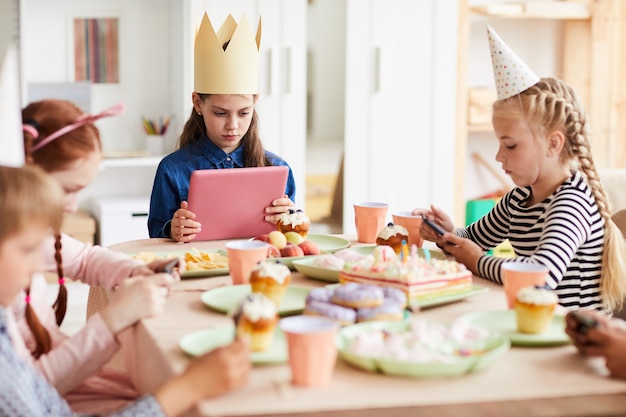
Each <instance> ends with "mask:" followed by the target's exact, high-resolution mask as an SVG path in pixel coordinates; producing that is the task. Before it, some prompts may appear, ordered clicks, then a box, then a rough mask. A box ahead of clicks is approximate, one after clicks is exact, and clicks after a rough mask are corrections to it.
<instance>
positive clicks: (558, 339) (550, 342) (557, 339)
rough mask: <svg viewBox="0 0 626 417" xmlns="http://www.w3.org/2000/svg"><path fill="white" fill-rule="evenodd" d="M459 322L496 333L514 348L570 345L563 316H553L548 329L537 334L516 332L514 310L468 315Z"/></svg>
mask: <svg viewBox="0 0 626 417" xmlns="http://www.w3.org/2000/svg"><path fill="white" fill-rule="evenodd" d="M460 319H461V320H465V321H467V322H468V323H471V324H475V325H479V326H483V327H486V328H487V329H490V330H493V331H497V332H500V333H502V334H503V335H505V336H506V337H508V338H509V339H510V340H511V344H512V345H514V346H559V345H566V344H568V343H571V340H570V338H569V336H568V335H567V333H565V316H563V315H556V314H555V315H554V316H553V317H552V321H551V322H550V324H549V325H548V328H547V329H546V330H545V331H543V332H541V333H538V334H528V333H521V332H519V331H518V330H517V321H516V316H515V310H513V309H511V310H494V311H484V312H479V313H469V314H465V315H463V316H461V318H460Z"/></svg>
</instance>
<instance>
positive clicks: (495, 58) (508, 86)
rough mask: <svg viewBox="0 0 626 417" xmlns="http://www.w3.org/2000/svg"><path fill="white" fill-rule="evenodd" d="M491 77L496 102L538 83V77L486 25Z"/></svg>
mask: <svg viewBox="0 0 626 417" xmlns="http://www.w3.org/2000/svg"><path fill="white" fill-rule="evenodd" d="M487 36H488V37H489V49H490V50H491V64H492V65H493V77H494V79H495V81H496V90H497V91H498V100H502V99H505V98H508V97H512V96H514V95H516V94H519V93H521V92H522V91H524V90H526V89H528V88H529V87H531V86H533V85H535V84H537V82H539V77H537V75H535V73H534V72H533V71H532V70H531V69H530V68H528V66H527V65H526V64H525V63H524V62H523V61H522V60H521V59H520V57H518V56H517V55H516V54H515V52H513V51H512V50H511V49H510V48H509V46H508V45H507V44H506V43H504V41H503V40H502V39H501V38H500V36H498V34H497V33H496V31H495V30H493V28H492V27H491V26H489V25H487Z"/></svg>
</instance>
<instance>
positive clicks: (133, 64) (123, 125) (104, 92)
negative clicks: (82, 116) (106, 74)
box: [21, 0, 174, 151]
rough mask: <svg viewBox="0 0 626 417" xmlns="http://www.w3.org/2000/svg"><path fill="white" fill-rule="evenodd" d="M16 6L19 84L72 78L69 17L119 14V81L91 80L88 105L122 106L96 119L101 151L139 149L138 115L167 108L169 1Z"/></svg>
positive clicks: (36, 0)
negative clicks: (20, 18) (116, 114)
mask: <svg viewBox="0 0 626 417" xmlns="http://www.w3.org/2000/svg"><path fill="white" fill-rule="evenodd" d="M21 4H22V6H21V12H22V14H23V16H24V19H23V27H22V28H21V49H22V68H23V76H24V77H23V80H22V81H23V83H24V85H25V86H26V85H27V84H28V83H30V82H70V81H72V79H71V78H70V75H71V63H72V55H71V53H72V49H71V48H72V31H71V22H72V19H73V18H76V17H116V16H117V17H119V19H120V20H119V51H120V57H119V59H120V64H119V65H120V83H119V84H94V85H93V87H92V103H91V108H92V110H93V111H99V110H101V109H104V108H106V107H108V106H111V105H113V104H115V103H117V102H119V101H122V102H124V103H126V106H127V110H126V113H125V114H124V115H123V116H120V117H116V118H112V119H104V120H102V121H100V122H98V123H97V124H98V127H99V128H100V130H101V134H102V140H103V147H104V150H105V151H107V150H138V149H144V147H145V144H144V136H145V135H144V133H143V130H142V128H141V123H140V117H141V116H145V117H150V118H156V117H158V116H161V115H163V116H164V115H167V114H169V113H170V112H171V111H172V109H171V106H170V88H169V82H170V79H169V73H170V67H169V66H170V61H171V60H170V53H169V52H170V41H169V36H170V33H169V27H170V25H169V18H168V13H169V12H170V9H169V1H168V0H132V1H127V0H108V1H106V2H104V1H97V0H55V1H49V0H22V3H21ZM23 96H24V97H26V95H25V94H23ZM173 130H174V129H173Z"/></svg>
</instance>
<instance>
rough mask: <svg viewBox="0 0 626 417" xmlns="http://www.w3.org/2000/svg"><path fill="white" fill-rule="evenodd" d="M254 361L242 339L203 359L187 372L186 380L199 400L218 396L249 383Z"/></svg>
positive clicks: (202, 357) (213, 351) (197, 361)
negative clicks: (196, 391) (195, 391)
mask: <svg viewBox="0 0 626 417" xmlns="http://www.w3.org/2000/svg"><path fill="white" fill-rule="evenodd" d="M250 369H251V362H250V351H249V350H248V346H247V345H246V344H245V342H243V341H242V340H241V339H237V340H235V341H234V342H233V343H231V344H230V345H227V346H223V347H220V348H217V349H214V350H212V351H211V352H209V353H207V354H205V355H203V356H200V357H199V358H197V359H196V360H194V361H193V362H191V364H190V365H189V367H188V368H187V369H186V370H185V372H184V373H183V375H182V376H183V378H185V379H186V380H187V382H189V384H190V386H191V387H193V388H192V389H195V390H198V399H201V398H208V397H215V396H217V395H221V394H224V393H226V392H229V391H232V390H234V389H237V388H241V387H243V386H244V385H246V384H247V383H248V378H249V375H250Z"/></svg>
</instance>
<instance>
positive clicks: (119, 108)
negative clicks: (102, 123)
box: [22, 103, 126, 152]
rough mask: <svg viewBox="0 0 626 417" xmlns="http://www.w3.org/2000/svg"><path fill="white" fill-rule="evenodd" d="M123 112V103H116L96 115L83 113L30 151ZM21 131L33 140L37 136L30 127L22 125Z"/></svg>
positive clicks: (124, 107)
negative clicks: (82, 127) (28, 134)
mask: <svg viewBox="0 0 626 417" xmlns="http://www.w3.org/2000/svg"><path fill="white" fill-rule="evenodd" d="M124 110H126V106H125V105H124V103H117V104H116V105H115V106H113V107H109V108H108V109H106V110H103V111H101V112H100V113H97V114H90V113H85V114H83V115H81V116H79V117H78V119H76V121H75V122H74V123H72V124H69V125H67V126H64V127H62V128H61V129H59V130H57V131H56V132H54V133H51V134H50V135H48V137H46V138H45V139H44V140H42V141H41V142H39V143H37V144H36V145H35V146H33V147H32V148H31V150H30V151H31V152H35V151H36V150H38V149H41V148H42V147H43V146H45V145H47V144H48V143H50V142H52V141H53V140H55V139H57V138H59V137H61V136H63V135H65V134H66V133H68V132H71V131H72V130H74V129H77V128H79V127H81V126H84V125H86V124H90V123H94V122H95V121H96V120H99V119H102V118H103V117H111V116H119V115H120V114H122V113H124ZM22 129H23V130H24V131H25V132H28V133H30V134H31V135H33V137H34V138H35V139H36V138H37V137H38V136H39V133H38V132H37V131H36V130H35V128H33V127H32V126H30V125H22ZM33 131H35V134H33Z"/></svg>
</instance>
